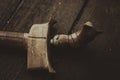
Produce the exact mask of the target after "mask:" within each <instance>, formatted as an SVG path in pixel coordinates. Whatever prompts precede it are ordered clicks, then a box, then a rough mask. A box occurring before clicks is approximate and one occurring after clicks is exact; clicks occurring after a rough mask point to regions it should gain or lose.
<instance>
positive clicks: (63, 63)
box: [0, 0, 120, 80]
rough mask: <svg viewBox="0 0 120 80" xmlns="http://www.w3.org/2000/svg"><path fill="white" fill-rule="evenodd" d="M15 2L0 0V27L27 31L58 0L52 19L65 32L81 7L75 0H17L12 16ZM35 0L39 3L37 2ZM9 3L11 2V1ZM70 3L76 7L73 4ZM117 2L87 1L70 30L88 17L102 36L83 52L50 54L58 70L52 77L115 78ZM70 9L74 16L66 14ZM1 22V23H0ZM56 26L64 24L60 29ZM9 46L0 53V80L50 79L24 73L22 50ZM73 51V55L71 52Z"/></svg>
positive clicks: (119, 68) (59, 79)
mask: <svg viewBox="0 0 120 80" xmlns="http://www.w3.org/2000/svg"><path fill="white" fill-rule="evenodd" d="M18 1H19V0H12V1H11V0H0V2H1V3H0V6H1V7H0V10H1V11H0V16H1V18H0V21H1V23H0V29H1V30H5V31H18V32H28V31H29V29H30V27H31V25H32V24H33V23H42V22H46V21H47V19H49V17H50V16H51V14H52V12H54V7H55V6H57V5H58V3H57V2H62V4H61V3H60V4H61V6H60V7H59V8H57V10H55V11H56V13H55V15H56V14H57V15H56V19H57V20H58V23H57V25H58V26H55V28H56V29H57V33H67V31H69V30H67V29H68V28H67V27H66V25H68V26H69V25H70V24H69V23H71V22H72V21H71V20H70V19H73V21H74V19H75V17H76V15H77V12H79V10H80V8H81V7H79V6H81V5H83V3H79V2H75V0H69V1H71V3H70V2H69V1H66V0H59V1H58V0H56V1H55V0H21V1H22V3H21V6H20V7H19V8H18V9H17V11H16V13H15V14H14V16H12V14H11V11H13V9H14V8H15V5H17V4H16V3H18ZM37 1H39V2H38V3H37ZM79 1H84V0H79ZM11 2H15V4H11ZM72 4H74V6H76V7H73V6H72ZM119 4H120V2H119V0H104V1H103V0H89V3H88V5H87V7H86V8H85V11H84V12H83V14H82V17H81V18H80V20H79V22H78V25H77V27H74V29H73V32H74V31H77V30H78V29H80V28H81V26H82V24H83V23H84V22H86V21H89V20H90V21H92V22H93V24H94V25H95V28H97V29H98V30H99V29H100V30H103V31H104V32H103V35H100V36H99V37H98V38H96V40H95V41H94V42H92V43H91V44H92V45H91V46H89V48H86V49H83V50H84V51H83V52H71V53H70V52H69V53H68V54H69V55H70V54H72V56H71V55H70V56H68V55H67V52H65V53H63V50H61V52H60V53H62V54H64V56H61V55H56V56H54V57H56V59H55V60H57V63H56V61H55V64H54V65H55V67H56V70H57V72H58V73H57V74H56V76H55V79H56V80H66V79H67V80H73V79H77V80H80V79H83V80H88V79H89V80H101V79H102V80H108V79H109V80H114V79H115V78H116V79H119V71H120V66H119V63H120V60H119V56H120V54H119V52H120V51H119V41H120V39H119V34H120V31H119V30H120V29H119V28H120V27H119V26H120V24H119V14H120V12H119V10H120V7H119ZM32 5H33V6H32ZM8 8H9V9H8ZM13 12H14V11H13ZM71 12H72V14H74V15H75V16H74V15H72V14H71V15H69V14H70V13H71ZM62 13H63V14H62ZM2 14H4V16H3V15H2ZM9 15H10V16H12V18H11V20H10V21H8V19H6V18H7V16H9ZM71 16H72V17H71ZM73 16H74V18H73ZM67 20H68V21H67ZM7 21H8V22H9V23H7ZM4 22H5V26H4V25H3V24H4ZM6 23H7V24H6ZM60 25H64V28H63V26H60ZM69 27H70V26H69ZM64 29H65V32H64ZM9 48H11V47H8V48H6V47H5V48H4V50H3V51H1V53H0V79H1V80H15V79H17V80H24V79H26V80H33V79H36V80H48V79H50V80H53V78H52V79H51V78H49V77H51V76H49V75H45V74H39V73H38V74H32V75H31V74H29V73H27V71H26V55H25V54H24V53H25V51H21V50H18V49H16V48H15V49H14V50H13V51H12V50H9ZM1 50H2V49H1ZM75 53H76V55H73V54H75ZM77 53H78V54H77ZM55 54H57V53H54V55H55ZM83 54H84V55H83ZM3 61H4V63H3Z"/></svg>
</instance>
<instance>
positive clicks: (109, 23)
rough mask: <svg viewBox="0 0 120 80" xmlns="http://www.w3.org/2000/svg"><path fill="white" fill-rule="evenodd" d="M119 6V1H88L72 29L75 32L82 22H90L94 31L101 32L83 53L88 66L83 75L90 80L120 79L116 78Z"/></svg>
mask: <svg viewBox="0 0 120 80" xmlns="http://www.w3.org/2000/svg"><path fill="white" fill-rule="evenodd" d="M119 4H120V1H117V0H115V1H112V0H105V1H99V0H90V1H89V4H88V5H87V6H86V9H85V11H84V13H83V15H82V17H81V19H80V21H79V22H78V25H77V26H76V27H75V28H74V31H77V30H78V29H80V28H81V27H82V25H83V24H84V22H86V21H91V22H93V24H94V27H95V28H96V29H98V30H102V31H103V34H101V35H100V36H98V37H97V38H96V39H95V40H94V41H93V42H92V43H90V44H89V46H88V48H86V49H85V50H84V51H83V52H84V54H86V56H88V57H87V58H85V57H84V59H85V60H86V62H85V63H84V64H86V65H89V66H87V68H88V69H89V72H87V71H85V75H86V76H88V77H89V79H91V80H101V79H103V80H106V79H109V80H112V79H120V78H119V76H118V73H119V71H120V65H118V64H119V63H120V54H119V53H120V50H119V47H120V45H119V43H120V37H119V34H120V27H119V26H120V23H119V14H120V11H119V10H120V7H119ZM85 67H86V66H85ZM83 69H84V68H83ZM79 74H80V73H79ZM89 75H90V76H89Z"/></svg>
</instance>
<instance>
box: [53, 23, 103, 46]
mask: <svg viewBox="0 0 120 80" xmlns="http://www.w3.org/2000/svg"><path fill="white" fill-rule="evenodd" d="M99 33H101V32H98V31H96V30H95V29H94V28H93V24H92V23H91V22H86V23H85V24H84V26H83V28H82V29H81V30H79V31H77V32H75V33H72V34H70V35H65V34H60V35H55V36H54V38H53V39H51V44H52V45H55V46H67V47H81V46H83V45H85V44H87V43H89V42H90V41H92V40H94V38H95V37H96V36H97V35H98V34H99Z"/></svg>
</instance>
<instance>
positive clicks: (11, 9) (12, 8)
mask: <svg viewBox="0 0 120 80" xmlns="http://www.w3.org/2000/svg"><path fill="white" fill-rule="evenodd" d="M19 4H21V0H12V1H11V0H4V1H3V0H0V29H1V30H5V29H4V26H5V25H6V24H8V23H9V20H10V18H12V16H13V15H14V14H15V12H16V11H17V8H18V7H19Z"/></svg>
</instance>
